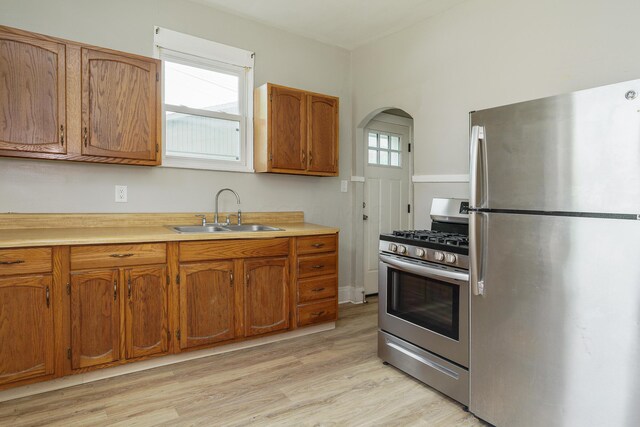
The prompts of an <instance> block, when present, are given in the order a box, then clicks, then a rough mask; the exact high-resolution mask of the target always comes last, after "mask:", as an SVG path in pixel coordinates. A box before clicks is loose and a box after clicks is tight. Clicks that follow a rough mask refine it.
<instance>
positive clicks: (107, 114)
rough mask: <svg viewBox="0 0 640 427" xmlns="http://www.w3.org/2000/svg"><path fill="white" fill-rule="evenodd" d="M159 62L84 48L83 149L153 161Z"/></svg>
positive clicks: (85, 151)
mask: <svg viewBox="0 0 640 427" xmlns="http://www.w3.org/2000/svg"><path fill="white" fill-rule="evenodd" d="M157 68H158V67H157V63H156V62H155V61H153V60H149V61H143V60H141V59H137V58H133V57H129V56H125V55H115V54H112V53H106V52H101V51H97V50H92V49H87V48H83V49H82V154H85V155H90V156H105V157H116V158H125V159H138V160H155V159H156V156H157V153H156V150H157V148H158V146H157V145H156V144H157V142H158V141H157V137H158V135H157V129H156V120H157V105H156V97H157V88H156V85H157V84H158V83H157V82H156V73H157V72H158V71H159V70H158V69H157Z"/></svg>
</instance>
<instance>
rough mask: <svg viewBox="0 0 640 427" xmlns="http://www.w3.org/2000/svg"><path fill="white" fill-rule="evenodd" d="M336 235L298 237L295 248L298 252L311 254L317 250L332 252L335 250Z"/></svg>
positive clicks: (317, 251)
mask: <svg viewBox="0 0 640 427" xmlns="http://www.w3.org/2000/svg"><path fill="white" fill-rule="evenodd" d="M336 240H337V239H336V235H335V234H329V235H324V236H306V237H298V239H297V241H296V248H297V251H298V254H300V255H303V254H313V253H319V252H334V251H335V250H336Z"/></svg>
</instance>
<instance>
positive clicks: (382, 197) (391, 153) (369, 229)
mask: <svg viewBox="0 0 640 427" xmlns="http://www.w3.org/2000/svg"><path fill="white" fill-rule="evenodd" d="M384 116H386V115H384ZM379 117H380V116H377V117H376V120H372V121H371V122H369V124H368V126H367V128H365V144H367V147H366V149H365V156H366V158H365V169H364V170H365V184H364V204H365V205H364V209H363V212H364V216H363V220H364V222H365V227H364V231H365V232H364V248H365V250H364V255H365V262H364V268H365V272H364V292H365V294H366V295H371V294H376V293H378V243H379V240H380V234H382V233H389V232H391V231H393V230H406V229H409V228H410V227H411V226H412V215H411V214H410V213H409V205H410V204H411V203H412V188H411V167H412V161H411V153H410V151H409V144H410V143H411V125H410V123H411V120H410V119H403V120H404V121H405V122H406V123H407V125H402V124H398V123H388V122H386V121H381V120H378V119H379ZM395 119H400V118H395ZM395 119H394V121H401V120H395ZM382 120H384V119H382ZM365 217H368V218H367V219H366V220H365V219H364V218H365Z"/></svg>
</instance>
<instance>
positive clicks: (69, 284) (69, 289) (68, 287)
mask: <svg viewBox="0 0 640 427" xmlns="http://www.w3.org/2000/svg"><path fill="white" fill-rule="evenodd" d="M67 295H71V283H67Z"/></svg>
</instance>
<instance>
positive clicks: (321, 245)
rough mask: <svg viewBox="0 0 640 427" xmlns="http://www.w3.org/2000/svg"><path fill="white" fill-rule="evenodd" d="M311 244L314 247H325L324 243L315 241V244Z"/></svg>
mask: <svg viewBox="0 0 640 427" xmlns="http://www.w3.org/2000/svg"><path fill="white" fill-rule="evenodd" d="M311 246H313V247H314V248H321V247H323V246H324V243H314V244H313V245H311Z"/></svg>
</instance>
